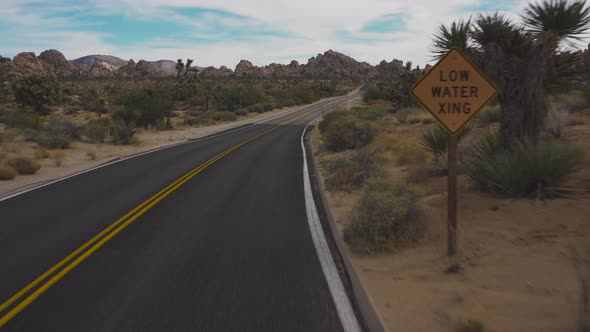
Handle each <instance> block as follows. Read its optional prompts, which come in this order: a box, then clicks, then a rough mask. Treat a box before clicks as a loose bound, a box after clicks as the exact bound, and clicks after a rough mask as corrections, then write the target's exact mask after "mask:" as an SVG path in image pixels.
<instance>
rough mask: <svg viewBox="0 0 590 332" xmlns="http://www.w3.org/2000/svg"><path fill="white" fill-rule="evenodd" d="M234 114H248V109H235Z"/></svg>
mask: <svg viewBox="0 0 590 332" xmlns="http://www.w3.org/2000/svg"><path fill="white" fill-rule="evenodd" d="M234 114H235V115H236V116H246V115H248V110H247V109H244V108H242V109H239V110H237V111H235V112H234Z"/></svg>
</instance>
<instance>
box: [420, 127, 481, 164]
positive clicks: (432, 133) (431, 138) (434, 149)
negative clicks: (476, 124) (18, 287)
mask: <svg viewBox="0 0 590 332" xmlns="http://www.w3.org/2000/svg"><path fill="white" fill-rule="evenodd" d="M470 131H471V127H465V128H463V129H461V131H460V132H459V134H458V136H457V140H458V141H460V140H461V139H462V138H463V137H465V135H467V134H468V133H469V132H470ZM420 143H421V144H422V146H424V148H425V149H426V150H427V151H429V152H431V153H432V154H433V155H434V159H440V158H441V156H442V155H444V154H445V153H447V150H448V148H449V133H448V132H447V131H446V130H445V129H444V128H443V127H441V126H440V125H438V124H436V125H434V126H433V127H432V128H430V129H429V130H427V131H425V132H424V133H422V137H421V138H420Z"/></svg>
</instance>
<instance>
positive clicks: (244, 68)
mask: <svg viewBox="0 0 590 332" xmlns="http://www.w3.org/2000/svg"><path fill="white" fill-rule="evenodd" d="M234 75H235V76H236V77H267V76H268V73H267V72H266V70H265V69H264V68H259V67H256V66H254V65H253V64H252V62H250V61H248V60H241V61H240V63H238V65H237V66H236V70H234Z"/></svg>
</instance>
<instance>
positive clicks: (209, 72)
mask: <svg viewBox="0 0 590 332" xmlns="http://www.w3.org/2000/svg"><path fill="white" fill-rule="evenodd" d="M233 74H234V72H233V71H232V70H231V69H229V68H227V67H226V66H221V67H219V69H217V68H215V67H213V66H210V67H206V68H204V69H203V70H201V73H200V74H199V76H201V77H203V78H207V77H210V78H221V77H230V76H232V75H233Z"/></svg>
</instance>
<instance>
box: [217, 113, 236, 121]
mask: <svg viewBox="0 0 590 332" xmlns="http://www.w3.org/2000/svg"><path fill="white" fill-rule="evenodd" d="M211 118H212V119H213V120H215V121H235V120H237V119H238V118H237V117H236V115H235V114H234V113H232V112H213V113H211Z"/></svg>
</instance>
